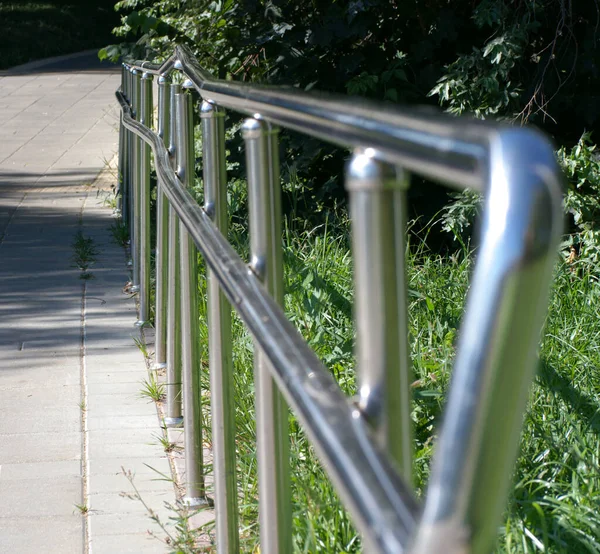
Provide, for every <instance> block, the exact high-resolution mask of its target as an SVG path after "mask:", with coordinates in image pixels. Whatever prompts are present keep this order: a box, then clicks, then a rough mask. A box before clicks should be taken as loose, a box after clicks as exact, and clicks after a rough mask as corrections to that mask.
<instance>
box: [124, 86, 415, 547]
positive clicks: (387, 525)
mask: <svg viewBox="0 0 600 554" xmlns="http://www.w3.org/2000/svg"><path fill="white" fill-rule="evenodd" d="M117 98H118V99H119V101H120V103H121V107H122V109H123V110H124V112H125V117H124V119H123V121H124V125H125V126H126V127H127V128H128V129H130V130H131V131H133V132H134V133H136V134H137V135H138V136H141V137H143V138H144V140H145V141H146V142H148V143H149V144H150V145H151V146H152V149H153V152H154V159H155V163H156V168H157V172H158V173H159V175H160V177H161V179H163V181H164V184H165V193H166V195H167V197H168V198H169V201H170V202H171V205H172V206H176V207H177V208H176V209H177V213H178V214H179V217H180V218H181V220H182V221H183V222H184V224H185V226H186V228H187V229H188V231H189V233H190V235H191V236H192V238H193V239H194V242H195V244H196V246H197V247H198V249H199V250H200V251H201V253H202V255H203V256H204V258H205V260H206V262H207V264H208V265H209V267H210V268H211V269H212V271H213V273H214V275H216V276H217V278H218V279H219V283H220V284H221V289H222V290H223V292H224V293H225V295H226V296H227V298H228V299H229V301H230V302H231V304H232V306H233V307H234V309H235V310H236V311H237V313H238V314H239V316H240V317H241V319H242V321H244V323H245V324H246V325H247V326H248V329H249V330H250V332H251V333H252V335H253V336H254V337H255V338H256V340H257V342H258V344H259V345H260V347H261V348H262V350H263V352H264V353H265V357H266V358H267V359H268V360H269V362H270V364H271V367H272V368H273V371H274V377H275V379H276V382H277V384H278V386H279V388H280V390H281V391H282V392H283V394H284V396H285V397H286V400H287V402H288V403H289V404H290V406H291V407H292V409H293V410H294V413H295V414H296V415H297V417H298V419H299V420H300V422H301V424H302V425H303V426H304V428H305V429H306V432H307V434H308V436H309V438H310V439H311V441H312V442H313V444H314V445H315V450H316V451H317V454H318V455H319V457H320V458H321V460H322V462H323V464H324V466H325V467H326V468H327V471H328V474H329V475H330V477H331V478H332V481H333V483H334V484H335V486H336V488H337V490H338V492H339V494H340V497H341V498H342V500H343V501H344V502H345V504H346V507H347V508H348V509H349V510H350V513H351V514H352V516H353V518H354V521H355V523H356V525H357V527H358V529H359V530H360V531H361V533H362V534H363V535H364V536H366V537H368V538H369V542H370V543H372V544H374V545H376V546H377V551H378V552H384V553H386V554H392V553H399V552H400V553H401V552H405V551H406V550H405V547H406V545H407V544H408V543H409V540H410V538H411V536H412V534H413V532H414V530H415V528H416V522H417V515H418V505H417V503H416V500H415V498H414V495H413V493H412V492H411V491H410V490H409V488H408V487H407V486H406V485H405V484H404V483H403V481H402V479H401V478H400V477H399V476H398V474H397V472H396V470H395V468H394V466H393V464H392V463H391V462H390V461H388V459H387V456H385V455H384V454H383V453H382V451H381V450H380V448H379V447H378V446H377V445H376V444H375V443H374V441H373V440H372V435H371V432H370V430H369V427H368V425H367V424H366V423H365V422H364V420H363V419H362V417H361V416H360V413H359V412H358V410H357V409H356V408H355V407H354V406H353V405H352V403H351V402H349V401H348V399H347V398H346V397H345V396H344V394H343V393H342V391H341V390H340V388H339V386H338V385H337V383H336V382H335V380H334V379H333V377H332V376H331V373H330V372H329V370H328V369H327V368H325V367H324V366H323V364H322V363H321V362H320V361H319V359H318V358H317V357H316V356H315V354H314V352H312V350H311V349H310V348H309V347H308V345H307V344H306V343H305V342H304V339H303V338H302V337H301V336H300V334H299V333H298V331H297V330H296V329H295V328H294V326H293V325H292V324H291V323H290V322H289V321H288V320H287V318H286V317H285V315H284V313H283V312H282V310H281V308H280V307H279V306H278V305H277V303H276V302H275V301H274V300H273V299H272V298H271V296H270V295H269V294H268V293H267V292H266V291H265V289H264V288H263V286H262V284H261V283H260V281H259V280H258V279H257V278H256V276H255V275H254V274H253V273H249V272H248V268H247V266H246V264H245V263H244V262H243V261H242V260H241V259H240V258H239V256H238V255H237V254H236V253H235V252H234V250H233V248H232V247H231V246H230V245H229V243H228V242H227V239H226V238H225V237H223V236H222V235H221V233H220V232H219V231H218V229H217V228H216V227H215V225H214V224H213V223H212V221H211V219H210V217H209V216H208V215H207V214H206V213H205V212H204V210H202V208H200V206H198V204H197V203H196V202H195V201H194V199H193V198H192V197H191V196H190V194H189V192H187V191H186V190H185V188H184V187H183V186H182V184H181V183H180V181H179V180H178V179H177V178H176V177H175V175H174V174H173V172H172V170H171V166H170V160H169V155H168V153H167V150H166V149H165V148H164V146H163V144H162V143H161V141H160V140H159V139H158V138H157V137H156V136H155V135H154V133H152V132H150V131H148V130H146V129H144V128H143V127H141V126H140V125H138V124H137V122H136V121H135V120H133V119H132V118H131V117H130V115H129V109H128V106H127V104H126V102H125V101H124V99H123V98H122V96H121V95H120V93H117Z"/></svg>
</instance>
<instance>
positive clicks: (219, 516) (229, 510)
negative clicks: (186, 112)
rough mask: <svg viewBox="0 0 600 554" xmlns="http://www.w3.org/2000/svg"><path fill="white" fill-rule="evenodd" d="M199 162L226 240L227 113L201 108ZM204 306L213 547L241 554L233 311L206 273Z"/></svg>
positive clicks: (207, 205) (207, 207)
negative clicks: (206, 306)
mask: <svg viewBox="0 0 600 554" xmlns="http://www.w3.org/2000/svg"><path fill="white" fill-rule="evenodd" d="M200 117H201V120H202V148H203V151H202V159H203V161H204V164H203V166H204V167H203V178H204V211H205V212H206V213H207V214H208V216H209V217H210V218H211V219H212V221H213V222H214V224H215V226H216V227H217V229H218V230H219V231H220V233H221V234H222V235H223V236H227V228H228V220H227V164H226V159H225V113H224V111H223V110H220V109H219V108H218V107H217V106H215V105H214V104H211V103H210V102H202V105H201V107H200ZM206 282H207V283H206V288H207V293H206V296H207V305H208V345H209V346H208V357H209V361H208V366H209V371H210V391H211V403H210V408H211V416H212V427H213V428H214V429H216V430H217V432H216V433H213V437H212V449H213V474H214V483H215V499H214V500H215V512H216V514H215V516H216V521H217V526H216V527H217V528H216V534H217V536H216V543H217V552H218V554H229V553H231V552H239V543H240V540H239V530H238V498H237V497H238V493H237V477H236V472H237V470H236V442H235V436H236V433H235V431H236V426H235V404H234V386H233V371H234V369H233V344H232V341H231V305H230V304H229V302H228V301H227V298H226V297H225V295H224V294H223V292H222V291H221V287H220V286H219V280H218V278H217V277H216V276H214V275H213V273H212V271H211V269H210V268H207V271H206Z"/></svg>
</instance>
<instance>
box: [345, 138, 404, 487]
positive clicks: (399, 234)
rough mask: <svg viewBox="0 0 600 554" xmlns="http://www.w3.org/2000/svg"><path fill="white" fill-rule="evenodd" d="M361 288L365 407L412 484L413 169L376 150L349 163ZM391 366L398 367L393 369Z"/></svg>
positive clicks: (358, 308) (357, 311)
mask: <svg viewBox="0 0 600 554" xmlns="http://www.w3.org/2000/svg"><path fill="white" fill-rule="evenodd" d="M346 189H347V190H348V194H349V196H350V217H351V221H352V257H353V260H354V280H355V287H354V288H355V290H360V291H364V293H363V294H358V295H356V298H355V307H354V315H355V318H356V326H357V332H356V358H357V361H356V365H357V368H356V370H357V380H358V406H359V409H360V411H361V413H362V414H363V415H364V417H365V418H366V419H367V421H369V423H370V424H371V425H372V426H373V429H374V431H375V435H376V437H377V440H378V441H379V443H380V445H381V447H382V448H383V449H384V450H387V452H389V453H390V456H391V457H392V459H394V461H395V462H396V464H397V465H398V468H399V470H400V472H401V475H402V476H403V478H404V479H405V480H406V482H407V483H411V482H412V451H413V433H412V426H411V397H412V392H411V388H410V387H411V383H412V381H413V379H412V374H413V372H412V368H411V365H410V350H409V344H408V323H407V318H408V311H407V306H406V295H407V292H406V270H405V245H404V234H405V232H406V222H405V215H404V213H405V210H406V206H405V204H406V191H407V189H408V175H407V174H406V173H405V172H403V171H395V170H394V169H393V168H391V167H390V166H388V165H386V164H383V163H381V162H379V161H377V160H375V159H374V158H373V156H372V152H371V151H370V150H368V151H366V152H363V151H359V152H356V153H355V154H354V155H353V156H352V158H351V159H350V162H349V163H348V167H347V171H346ZM389 368H397V369H396V370H395V371H389Z"/></svg>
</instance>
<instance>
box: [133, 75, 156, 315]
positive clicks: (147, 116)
mask: <svg viewBox="0 0 600 554" xmlns="http://www.w3.org/2000/svg"><path fill="white" fill-rule="evenodd" d="M140 85H141V88H140V103H139V106H140V107H139V117H138V119H139V121H140V123H141V124H142V125H145V126H146V127H148V128H151V127H152V109H153V103H152V74H151V73H144V74H143V76H142V79H141V83H140ZM138 148H139V151H138V153H139V162H138V163H139V185H138V186H139V208H138V214H139V218H140V224H139V230H140V236H139V240H137V241H136V244H137V245H139V248H140V250H139V271H140V290H139V294H138V298H139V303H140V313H139V319H138V320H137V322H136V325H137V326H138V327H142V326H143V325H145V324H146V323H147V322H148V320H149V318H150V146H148V145H147V144H146V143H145V142H144V141H142V140H141V139H140V142H139V147H138Z"/></svg>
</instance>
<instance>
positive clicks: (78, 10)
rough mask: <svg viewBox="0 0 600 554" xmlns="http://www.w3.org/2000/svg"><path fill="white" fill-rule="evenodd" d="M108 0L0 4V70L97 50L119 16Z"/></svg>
mask: <svg viewBox="0 0 600 554" xmlns="http://www.w3.org/2000/svg"><path fill="white" fill-rule="evenodd" d="M113 5H114V2H111V1H110V0H108V1H107V0H85V1H82V0H79V1H71V2H64V1H58V0H48V1H45V2H27V1H25V2H23V1H18V0H8V1H3V2H0V21H2V40H0V69H6V68H8V67H13V66H15V65H19V64H23V63H27V62H30V61H33V60H39V59H43V58H48V57H52V56H60V55H63V54H71V53H73V52H81V51H82V50H89V49H92V48H100V47H102V46H104V45H105V44H107V43H108V42H110V40H111V29H112V28H113V27H115V26H116V25H118V23H119V16H118V15H117V14H116V13H115V11H114V9H113Z"/></svg>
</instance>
